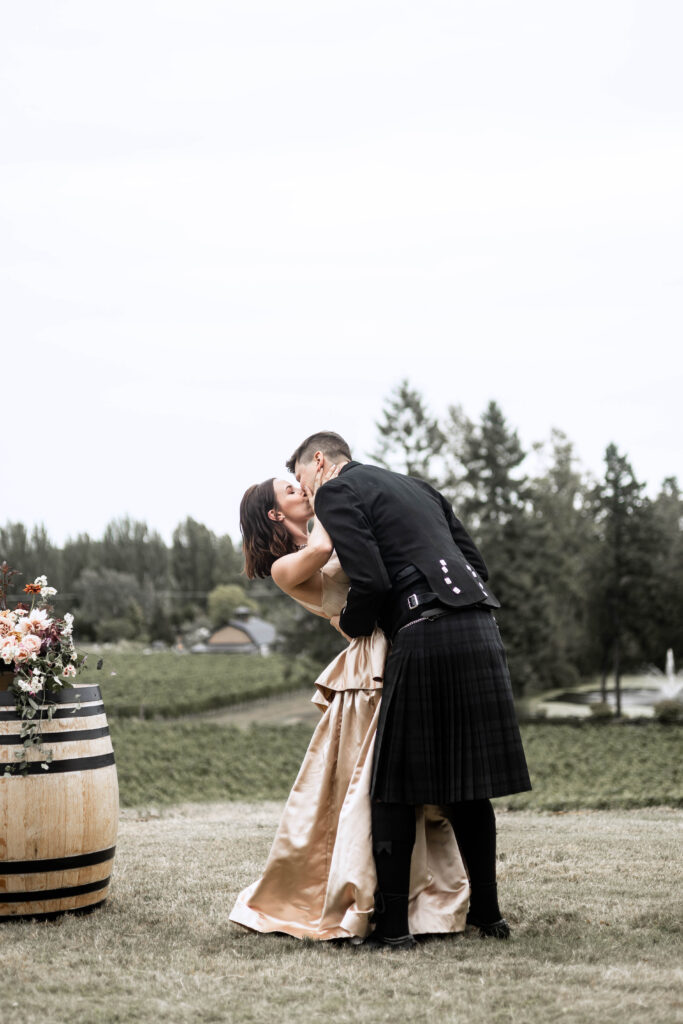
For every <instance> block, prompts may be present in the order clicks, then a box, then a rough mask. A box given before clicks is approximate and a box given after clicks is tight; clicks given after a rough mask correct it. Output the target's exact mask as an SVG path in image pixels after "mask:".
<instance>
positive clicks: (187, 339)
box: [0, 0, 683, 543]
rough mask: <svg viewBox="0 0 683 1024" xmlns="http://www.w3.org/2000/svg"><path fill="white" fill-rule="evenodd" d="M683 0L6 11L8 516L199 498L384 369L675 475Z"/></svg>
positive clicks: (359, 396)
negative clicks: (491, 402) (490, 403)
mask: <svg viewBox="0 0 683 1024" xmlns="http://www.w3.org/2000/svg"><path fill="white" fill-rule="evenodd" d="M681 38H683V5H681V4H680V3H679V2H678V0H668V2H667V0H643V2H636V0H631V2H629V0H573V2H572V3H568V2H565V3H549V2H548V0H515V2H512V0H476V2H475V3H472V2H471V0H467V2H465V0H444V2H441V0H420V2H419V3H418V2H417V0H413V2H410V3H408V2H400V0H386V2H385V0H362V2H360V0H359V2H356V0H343V2H341V0H272V2H271V0H240V2H236V0H222V2H219V0H214V2H210V0H191V2H190V0H158V2H152V0H117V3H116V4H113V3H112V4H98V3H92V0H71V2H62V0H34V2H32V0H27V2H25V3H21V4H13V5H7V6H6V8H5V10H4V12H3V25H2V32H1V34H0V175H1V182H0V184H1V187H0V268H1V277H0V317H1V325H2V338H1V340H0V344H1V346H2V363H1V365H2V375H1V380H2V386H1V396H2V397H1V400H0V409H1V410H2V420H3V424H4V430H3V441H4V443H3V449H4V452H5V458H4V460H3V472H2V474H0V498H1V501H0V522H4V521H6V520H21V521H23V522H25V523H27V524H32V523H34V522H40V521H43V522H44V523H45V525H46V526H47V528H48V531H49V532H50V534H51V536H52V538H53V539H54V540H55V541H56V542H59V543H61V542H63V540H64V539H65V538H66V536H68V535H75V534H76V533H78V532H81V531H88V532H90V533H91V535H95V536H99V535H100V534H101V532H102V530H103V528H104V526H105V524H106V523H107V522H108V520H110V519H111V518H114V517H117V516H121V515H125V514H128V515H131V516H133V517H135V518H139V519H145V520H146V521H147V522H148V523H149V524H150V525H151V526H153V527H155V528H157V529H159V530H160V531H161V532H162V534H163V535H164V536H165V537H166V538H167V539H168V538H170V534H171V531H172V529H173V527H174V526H175V525H176V524H177V523H178V522H179V521H180V520H181V519H184V518H185V516H187V515H192V516H194V517H195V518H196V519H199V520H200V521H202V522H205V523H206V524H207V525H208V526H210V527H211V528H212V529H214V530H216V531H217V532H219V533H223V532H228V533H230V534H231V536H233V538H235V539H236V538H237V537H238V515H237V509H238V505H239V500H240V497H241V495H242V493H243V491H244V489H245V488H246V487H247V486H248V485H249V484H250V483H253V482H255V481H257V480H261V479H263V478H265V477H267V476H272V475H284V469H283V463H284V460H285V459H286V458H287V457H288V456H289V454H290V453H291V451H292V449H293V448H294V447H295V446H296V445H297V444H298V442H299V441H300V440H302V439H303V437H304V436H305V435H307V434H309V433H311V432H312V431H314V430H318V429H333V430H337V431H339V432H340V433H342V434H344V435H345V436H346V437H347V438H348V440H349V441H350V442H351V444H352V446H353V448H354V453H355V454H356V455H357V456H358V457H360V458H361V459H362V458H363V457H365V456H366V455H367V454H368V452H370V451H371V450H372V449H373V447H374V444H375V440H376V428H375V420H377V419H378V418H379V416H380V413H381V408H382V405H383V402H384V400H385V398H386V396H387V395H388V394H389V392H390V391H391V390H392V389H393V388H394V387H395V386H396V384H397V383H398V382H399V381H400V380H401V379H402V378H404V377H407V378H408V379H409V380H410V381H411V383H412V384H413V385H414V386H415V387H416V388H418V389H419V390H420V391H421V392H422V393H423V395H424V397H425V399H426V401H427V402H428V404H429V406H430V408H431V410H432V411H433V412H434V413H435V414H445V412H446V409H447V407H448V405H449V404H455V403H459V404H462V405H463V406H464V409H465V411H466V413H467V414H468V415H469V416H470V417H472V418H475V419H476V418H478V417H479V415H480V414H481V412H482V410H483V409H484V407H485V406H486V404H487V403H488V401H489V400H490V399H495V400H496V401H498V402H499V403H500V405H501V407H502V409H503V412H504V413H505V415H506V416H507V418H508V420H509V422H510V424H511V425H512V426H513V427H516V428H517V429H518V431H519V434H520V437H521V439H522V441H523V443H524V444H525V445H527V446H528V445H530V444H531V443H532V442H534V441H537V440H542V439H544V438H547V437H548V435H549V433H550V430H551V428H552V427H553V426H555V427H559V428H560V429H562V430H564V431H565V432H566V433H567V434H568V435H569V437H570V438H571V439H572V440H573V441H574V442H575V444H576V449H577V454H578V456H579V457H580V461H581V464H582V465H583V466H584V467H585V468H587V469H589V470H591V471H593V472H594V473H600V471H601V465H602V463H601V460H602V455H603V453H604V449H605V447H606V445H607V444H608V443H609V442H610V441H612V440H614V441H615V442H616V443H617V445H618V446H619V447H620V449H621V450H623V451H625V452H626V453H627V454H628V455H629V457H630V458H631V460H632V463H633V465H634V468H635V471H636V473H637V475H638V476H639V477H640V478H641V479H645V480H646V481H647V482H648V485H649V490H650V492H651V493H654V492H656V490H657V488H658V486H659V484H660V483H661V480H662V479H663V478H664V477H665V476H668V475H674V474H677V475H678V476H679V479H680V480H681V481H683V455H682V452H683V444H682V441H683V430H682V429H681V426H682V419H683V418H682V416H681V402H682V396H683V356H682V354H681V325H682V319H683V318H682V315H681V300H682V297H683V249H682V247H681V240H682V237H683V231H682V227H683V224H682V222H683V188H682V187H681V182H683V123H682V107H683V72H682V64H681V59H680V42H681Z"/></svg>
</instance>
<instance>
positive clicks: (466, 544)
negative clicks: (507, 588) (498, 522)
mask: <svg viewBox="0 0 683 1024" xmlns="http://www.w3.org/2000/svg"><path fill="white" fill-rule="evenodd" d="M439 497H440V498H441V507H442V508H443V511H444V515H445V516H446V521H447V523H448V529H449V530H450V531H451V537H452V538H453V540H454V541H455V543H456V544H457V545H458V547H459V548H460V550H461V551H462V553H463V555H464V556H465V558H466V559H467V561H468V562H470V564H471V565H472V568H473V569H476V570H477V572H478V573H479V575H480V576H481V578H482V579H483V580H484V582H486V580H487V579H488V578H489V571H488V569H487V568H486V562H485V561H484V559H483V558H482V556H481V552H480V551H479V548H478V547H477V545H476V544H475V543H474V541H473V540H472V538H471V537H470V535H469V533H468V532H467V530H466V529H465V527H464V526H463V525H462V523H461V522H460V520H459V519H458V518H456V515H455V513H454V512H453V509H452V507H451V504H450V502H449V501H448V500H447V499H446V498H444V496H443V494H441V493H439Z"/></svg>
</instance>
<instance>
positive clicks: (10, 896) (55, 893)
mask: <svg viewBox="0 0 683 1024" xmlns="http://www.w3.org/2000/svg"><path fill="white" fill-rule="evenodd" d="M110 881H111V875H108V877H107V878H102V879H101V880H100V881H99V882H85V883H84V884H83V885H67V886H65V887H64V888H63V889H37V890H35V889H34V890H33V891H32V892H0V906H1V905H2V904H3V903H38V902H40V903H43V902H45V901H46V900H63V899H66V898H67V897H68V896H84V895H85V894H86V893H87V892H97V891H98V889H106V887H107V886H108V885H109V883H110Z"/></svg>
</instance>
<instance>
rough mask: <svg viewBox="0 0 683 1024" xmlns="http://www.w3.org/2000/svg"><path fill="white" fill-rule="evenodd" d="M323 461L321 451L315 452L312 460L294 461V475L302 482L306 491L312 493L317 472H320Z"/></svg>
mask: <svg viewBox="0 0 683 1024" xmlns="http://www.w3.org/2000/svg"><path fill="white" fill-rule="evenodd" d="M322 461H323V455H322V453H321V452H314V454H313V458H312V459H311V461H310V462H295V463H294V475H295V477H296V478H297V480H298V481H299V483H300V484H301V486H302V488H303V489H304V491H306V492H307V493H311V492H312V491H313V484H314V482H315V474H316V473H317V472H318V467H319V466H320V464H321V462H322Z"/></svg>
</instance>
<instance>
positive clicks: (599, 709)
mask: <svg viewBox="0 0 683 1024" xmlns="http://www.w3.org/2000/svg"><path fill="white" fill-rule="evenodd" d="M588 709H589V711H590V713H591V716H592V718H596V719H597V718H603V719H604V718H614V709H613V707H612V705H611V704H608V703H607V701H606V700H600V701H598V703H597V704H589V705H588Z"/></svg>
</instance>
